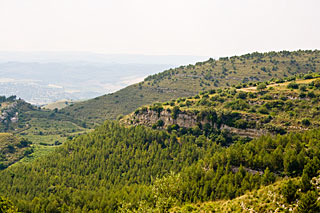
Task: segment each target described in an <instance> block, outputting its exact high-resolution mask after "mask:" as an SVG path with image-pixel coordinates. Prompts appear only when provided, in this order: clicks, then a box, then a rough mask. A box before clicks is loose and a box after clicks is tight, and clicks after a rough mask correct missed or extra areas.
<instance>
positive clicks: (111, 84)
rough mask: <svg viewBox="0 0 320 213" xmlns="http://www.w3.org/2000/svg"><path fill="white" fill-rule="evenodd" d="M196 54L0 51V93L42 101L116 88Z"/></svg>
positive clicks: (90, 95)
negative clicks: (154, 54)
mask: <svg viewBox="0 0 320 213" xmlns="http://www.w3.org/2000/svg"><path fill="white" fill-rule="evenodd" d="M202 58H203V57H197V56H144V55H103V54H92V53H71V52H59V53H57V52H34V53H20V52H0V95H6V96H10V95H17V96H18V97H20V98H22V99H25V100H26V101H28V102H30V103H33V104H36V105H43V104H47V103H51V102H55V101H58V100H61V99H72V100H81V99H89V98H94V97H96V96H99V95H102V94H106V93H110V92H114V91H117V90H119V89H121V88H124V87H126V86H128V85H130V84H133V83H137V82H139V81H141V80H143V79H144V78H145V77H146V76H148V75H151V74H155V73H158V72H161V71H164V70H166V69H169V68H172V67H175V66H178V65H180V64H188V63H193V62H195V61H196V60H199V59H202Z"/></svg>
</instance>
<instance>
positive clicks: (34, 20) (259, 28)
mask: <svg viewBox="0 0 320 213" xmlns="http://www.w3.org/2000/svg"><path fill="white" fill-rule="evenodd" d="M319 10H320V1H319V0H300V1H298V0H0V51H91V52H98V53H110V54H114V53H129V54H164V55H168V54H183V55H205V56H213V57H216V56H224V55H235V54H242V53H247V52H252V51H269V50H283V49H287V50H293V49H320V12H319Z"/></svg>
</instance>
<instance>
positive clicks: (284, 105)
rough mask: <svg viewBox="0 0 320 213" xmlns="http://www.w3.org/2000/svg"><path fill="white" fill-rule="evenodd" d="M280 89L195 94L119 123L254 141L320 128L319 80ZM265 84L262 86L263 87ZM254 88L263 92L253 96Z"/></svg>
mask: <svg viewBox="0 0 320 213" xmlns="http://www.w3.org/2000/svg"><path fill="white" fill-rule="evenodd" d="M294 79H295V78H293V77H292V78H291V79H290V80H291V81H288V82H283V83H272V82H271V83H270V84H269V85H268V86H266V83H260V84H259V85H258V86H254V87H247V88H240V89H236V88H234V87H229V88H225V89H218V90H210V91H208V92H201V93H200V94H199V95H196V96H194V97H189V98H178V99H177V100H172V101H170V102H165V103H162V104H160V103H156V104H153V105H151V106H144V107H140V108H139V109H137V110H136V111H135V112H133V113H131V114H130V115H128V116H125V117H124V118H123V119H122V122H124V123H126V124H127V125H146V126H149V127H152V128H154V129H167V130H168V131H173V130H175V131H177V132H178V133H180V132H184V131H191V132H192V131H193V132H195V131H196V130H197V129H198V130H199V131H200V130H202V131H204V132H206V135H207V136H209V135H210V133H211V132H214V131H218V130H220V131H222V130H223V131H227V132H230V133H234V134H236V135H241V136H247V137H258V136H261V135H264V134H267V133H271V134H277V133H280V134H285V133H286V132H292V131H302V130H307V129H310V128H318V127H319V126H320V123H319V120H320V113H319V109H320V75H319V74H316V73H315V74H314V75H313V76H312V75H311V74H306V75H304V76H302V78H301V79H296V80H295V81H293V80H294ZM267 83H268V82H267ZM257 87H258V88H260V87H265V88H263V89H260V90H258V89H257Z"/></svg>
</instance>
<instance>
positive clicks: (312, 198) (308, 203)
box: [298, 191, 320, 212]
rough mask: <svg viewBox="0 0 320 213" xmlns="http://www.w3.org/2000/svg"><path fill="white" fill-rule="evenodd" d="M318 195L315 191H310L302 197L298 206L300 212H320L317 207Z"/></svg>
mask: <svg viewBox="0 0 320 213" xmlns="http://www.w3.org/2000/svg"><path fill="white" fill-rule="evenodd" d="M317 199H318V195H317V193H316V192H315V191H308V192H307V193H306V194H303V195H302V196H301V199H300V201H299V204H298V212H319V211H320V208H319V205H317Z"/></svg>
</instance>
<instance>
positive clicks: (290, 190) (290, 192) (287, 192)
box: [281, 180, 297, 203]
mask: <svg viewBox="0 0 320 213" xmlns="http://www.w3.org/2000/svg"><path fill="white" fill-rule="evenodd" d="M281 193H282V195H283V197H284V199H285V200H286V202H287V203H292V202H293V201H294V200H295V199H296V194H297V186H296V185H295V184H294V183H293V181H292V180H289V181H288V182H286V183H285V184H284V185H283V186H282V188H281Z"/></svg>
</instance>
